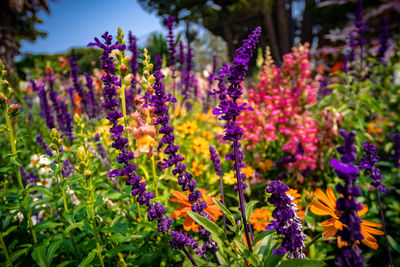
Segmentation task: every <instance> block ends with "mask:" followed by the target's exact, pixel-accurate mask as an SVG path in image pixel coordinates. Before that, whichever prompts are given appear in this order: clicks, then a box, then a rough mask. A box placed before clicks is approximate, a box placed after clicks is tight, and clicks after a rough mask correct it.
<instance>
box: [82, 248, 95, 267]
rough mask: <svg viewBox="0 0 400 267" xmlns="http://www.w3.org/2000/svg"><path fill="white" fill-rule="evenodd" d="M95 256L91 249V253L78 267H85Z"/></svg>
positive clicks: (93, 250)
mask: <svg viewBox="0 0 400 267" xmlns="http://www.w3.org/2000/svg"><path fill="white" fill-rule="evenodd" d="M95 256H96V249H92V251H90V252H89V254H88V255H87V257H86V258H84V259H83V261H81V263H79V265H78V267H85V266H87V265H88V264H89V263H91V262H92V260H93V259H94V257H95Z"/></svg>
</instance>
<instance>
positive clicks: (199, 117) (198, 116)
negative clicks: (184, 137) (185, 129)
mask: <svg viewBox="0 0 400 267" xmlns="http://www.w3.org/2000/svg"><path fill="white" fill-rule="evenodd" d="M195 118H196V120H199V121H208V119H209V117H208V116H207V115H206V114H204V113H198V114H196V115H195Z"/></svg>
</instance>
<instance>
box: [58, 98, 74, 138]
mask: <svg viewBox="0 0 400 267" xmlns="http://www.w3.org/2000/svg"><path fill="white" fill-rule="evenodd" d="M58 104H59V108H60V110H61V114H63V116H64V118H63V122H64V125H63V127H62V129H61V130H62V131H63V134H64V135H65V136H67V137H68V139H69V140H73V139H74V136H73V135H72V131H73V128H74V126H73V122H74V119H73V117H72V114H71V113H70V112H68V107H67V104H65V102H64V101H61V100H59V101H58Z"/></svg>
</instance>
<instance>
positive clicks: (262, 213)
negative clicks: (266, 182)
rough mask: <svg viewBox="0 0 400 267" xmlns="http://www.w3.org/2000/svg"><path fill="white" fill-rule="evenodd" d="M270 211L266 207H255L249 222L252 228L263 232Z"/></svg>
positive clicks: (267, 222)
mask: <svg viewBox="0 0 400 267" xmlns="http://www.w3.org/2000/svg"><path fill="white" fill-rule="evenodd" d="M270 214H271V212H270V211H269V210H267V209H259V208H256V209H255V210H254V211H253V212H252V213H251V216H250V223H251V224H252V225H253V228H254V230H256V231H258V232H264V231H265V227H267V225H268V224H269V222H270V221H271V218H270Z"/></svg>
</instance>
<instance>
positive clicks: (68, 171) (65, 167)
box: [61, 159, 75, 178]
mask: <svg viewBox="0 0 400 267" xmlns="http://www.w3.org/2000/svg"><path fill="white" fill-rule="evenodd" d="M74 169H75V168H74V165H72V162H71V160H70V159H66V160H64V162H63V164H62V170H61V171H62V175H63V177H65V178H69V177H71V175H72V173H73V172H74Z"/></svg>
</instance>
